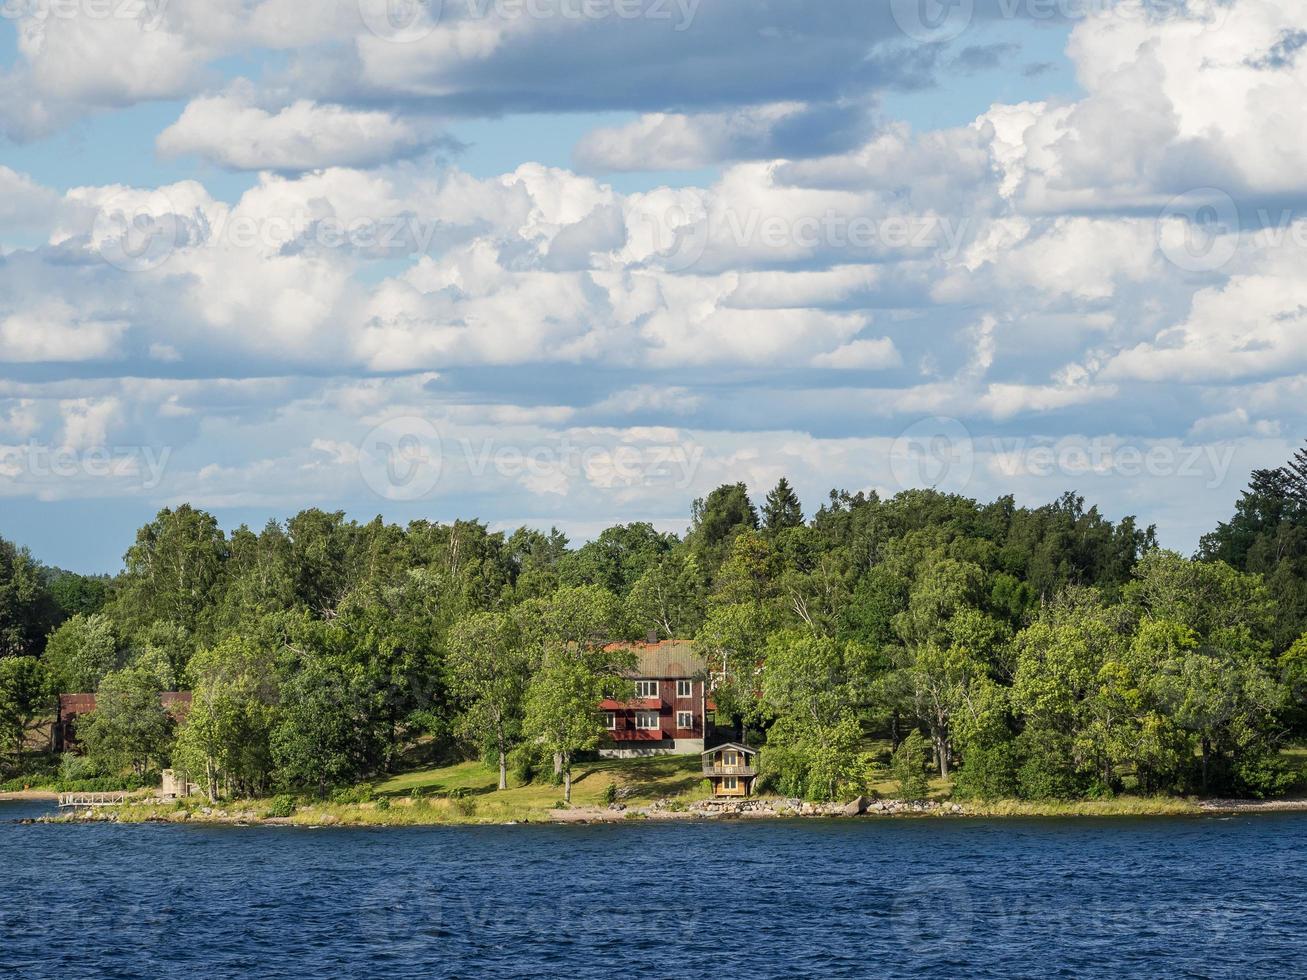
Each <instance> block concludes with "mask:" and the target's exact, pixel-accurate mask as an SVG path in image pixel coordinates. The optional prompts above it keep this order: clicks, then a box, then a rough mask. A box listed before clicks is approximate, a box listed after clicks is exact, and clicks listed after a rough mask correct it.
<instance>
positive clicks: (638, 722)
mask: <svg viewBox="0 0 1307 980" xmlns="http://www.w3.org/2000/svg"><path fill="white" fill-rule="evenodd" d="M650 719H652V720H653V724H652V725H646V724H645V722H647V721H649V720H650ZM635 727H636V728H638V729H639V730H640V731H642V732H653V731H657V730H658V729H659V728H661V727H662V719H661V718H659V717H658V712H656V711H637V712H636V713H635Z"/></svg>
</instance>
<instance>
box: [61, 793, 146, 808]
mask: <svg viewBox="0 0 1307 980" xmlns="http://www.w3.org/2000/svg"><path fill="white" fill-rule="evenodd" d="M130 798H131V794H130V793H60V794H59V806H60V808H61V809H62V808H77V807H97V806H121V805H122V804H124V803H126V802H127V801H128V800H129V799H130Z"/></svg>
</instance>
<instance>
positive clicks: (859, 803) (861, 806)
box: [844, 796, 871, 817]
mask: <svg viewBox="0 0 1307 980" xmlns="http://www.w3.org/2000/svg"><path fill="white" fill-rule="evenodd" d="M869 806H871V800H869V799H867V798H866V797H865V796H859V797H856V798H854V799H852V800H850V801H849V802H848V803H846V804H844V815H845V816H846V817H856V816H859V815H861V814H863V813H866V812H867V807H869Z"/></svg>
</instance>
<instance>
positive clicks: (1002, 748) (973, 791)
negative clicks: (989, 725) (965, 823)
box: [953, 742, 1018, 800]
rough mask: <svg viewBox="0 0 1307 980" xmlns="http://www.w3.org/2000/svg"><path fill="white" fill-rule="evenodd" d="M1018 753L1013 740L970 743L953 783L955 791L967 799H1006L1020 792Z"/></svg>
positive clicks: (964, 751) (963, 754) (964, 750)
mask: <svg viewBox="0 0 1307 980" xmlns="http://www.w3.org/2000/svg"><path fill="white" fill-rule="evenodd" d="M1017 790H1018V786H1017V753H1016V747H1015V746H1014V745H1013V744H1012V743H1011V742H999V743H998V744H996V745H986V746H984V747H981V746H979V745H968V746H966V747H965V748H964V749H963V752H962V765H961V767H959V769H958V771H957V773H956V775H955V777H954V783H953V792H954V793H955V794H956V795H957V796H960V797H963V798H965V799H973V800H1006V799H1012V798H1014V797H1016V795H1017Z"/></svg>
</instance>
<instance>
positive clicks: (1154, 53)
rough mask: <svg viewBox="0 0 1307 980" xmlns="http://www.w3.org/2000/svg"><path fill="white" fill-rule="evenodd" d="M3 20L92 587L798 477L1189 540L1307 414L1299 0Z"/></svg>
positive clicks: (54, 447)
mask: <svg viewBox="0 0 1307 980" xmlns="http://www.w3.org/2000/svg"><path fill="white" fill-rule="evenodd" d="M5 11H6V13H5V16H4V17H3V18H0V66H2V67H0V72H3V81H4V84H5V88H6V92H7V93H8V97H7V98H6V100H5V102H4V105H3V106H0V371H3V381H0V489H2V490H3V497H4V499H3V503H2V504H0V534H3V535H5V536H6V537H10V538H13V539H15V540H17V541H19V542H21V543H23V544H26V545H28V546H30V547H31V548H32V549H33V550H34V551H35V552H36V553H37V554H38V555H39V556H40V557H42V558H43V559H44V560H46V561H49V562H51V563H55V564H59V565H61V566H64V567H69V568H75V569H80V570H88V571H99V570H112V569H115V568H116V567H118V564H119V562H120V559H121V555H122V553H123V551H124V550H125V549H126V547H127V546H128V545H129V544H130V541H131V538H132V535H133V533H134V531H135V529H136V528H137V527H138V526H140V525H141V524H142V523H143V522H144V521H146V520H148V519H149V517H150V516H151V515H152V514H153V513H154V512H155V511H156V510H157V509H158V508H159V507H161V506H166V505H170V504H176V503H179V502H182V501H190V502H192V503H194V504H196V505H197V506H202V507H205V508H208V509H210V510H212V511H213V512H215V513H216V514H217V515H218V516H219V518H220V520H221V521H222V522H223V524H224V525H226V526H234V525H236V524H238V523H240V522H248V523H250V524H252V525H256V526H257V525H261V524H262V523H264V522H265V521H266V520H267V519H269V518H272V517H285V516H287V515H289V514H290V513H293V512H294V511H296V510H298V509H300V508H301V507H304V506H319V507H325V508H330V509H337V508H339V509H344V510H346V511H348V512H349V513H350V514H351V515H353V516H356V517H359V518H369V517H371V516H373V515H375V514H377V513H381V514H383V515H384V516H386V517H387V518H388V519H393V520H408V519H412V518H415V517H426V518H432V519H450V518H453V517H456V516H462V517H470V516H475V517H480V518H482V519H485V520H488V521H490V522H491V523H492V524H494V525H495V526H497V527H512V526H515V525H516V524H520V523H528V524H533V525H539V526H546V527H547V526H550V525H556V526H558V527H561V528H563V529H565V530H566V531H567V532H568V533H569V534H570V535H572V536H573V537H574V538H576V539H581V538H585V537H587V536H590V535H592V534H594V533H596V532H597V530H599V529H601V528H602V527H604V526H606V525H607V524H610V523H614V522H617V521H625V520H651V521H654V522H655V523H657V524H658V525H659V526H660V527H664V528H666V529H670V530H681V529H683V528H684V526H685V524H686V522H687V520H688V515H689V504H690V501H691V499H692V498H693V497H695V496H699V495H702V494H703V493H705V492H707V491H708V490H709V489H711V488H712V487H713V486H714V485H716V484H718V483H721V482H726V481H732V482H733V481H736V480H743V481H745V482H747V483H748V484H749V486H750V487H751V488H752V489H753V490H754V491H755V492H756V493H758V494H762V493H764V492H765V491H766V489H767V488H768V487H769V486H770V485H771V484H773V483H774V482H775V480H776V479H777V478H778V477H779V476H781V475H787V476H788V477H789V478H790V480H791V481H792V482H793V483H794V484H795V485H796V486H797V487H798V488H799V489H800V491H801V495H802V497H803V499H804V502H805V504H807V505H808V509H809V511H811V510H812V509H813V508H815V507H816V506H817V505H818V504H819V503H820V501H821V499H822V498H824V496H825V494H826V492H827V491H828V490H830V489H831V488H832V487H840V488H847V489H851V490H856V489H872V490H876V491H878V492H881V493H887V494H888V493H894V492H897V491H898V490H900V489H903V488H905V487H909V486H922V485H933V486H940V487H941V488H944V489H949V490H957V491H960V492H965V493H968V494H970V495H973V496H977V497H981V498H986V499H988V498H992V497H994V496H997V495H999V494H1004V493H1012V494H1014V495H1015V496H1016V497H1017V498H1018V500H1019V501H1020V502H1022V503H1028V504H1037V503H1041V502H1044V501H1047V500H1049V499H1052V498H1053V497H1055V496H1057V495H1059V494H1060V493H1062V492H1063V491H1064V490H1067V489H1077V490H1079V491H1080V492H1082V493H1083V494H1084V495H1085V496H1086V497H1087V499H1088V500H1089V501H1090V502H1093V503H1098V504H1100V506H1101V507H1102V508H1103V509H1104V510H1105V511H1106V512H1108V513H1109V514H1110V515H1111V516H1114V517H1116V516H1121V515H1123V514H1127V513H1133V514H1137V515H1138V516H1139V517H1140V518H1141V519H1142V520H1144V521H1145V522H1153V523H1156V524H1157V525H1158V528H1159V532H1160V534H1161V537H1162V540H1163V542H1164V543H1166V544H1168V545H1171V546H1173V547H1177V548H1179V549H1181V550H1186V551H1187V550H1190V549H1192V548H1193V547H1194V545H1195V544H1196V542H1197V539H1198V536H1199V535H1200V534H1201V533H1203V532H1204V531H1205V530H1207V529H1210V527H1211V526H1212V525H1213V524H1214V523H1215V521H1217V520H1220V519H1222V518H1224V517H1225V516H1227V514H1228V512H1229V511H1230V509H1231V506H1232V503H1233V501H1234V500H1235V498H1236V497H1237V495H1238V492H1239V490H1240V488H1241V486H1242V485H1243V483H1244V481H1245V479H1246V477H1247V473H1248V471H1249V470H1250V469H1251V468H1253V467H1255V466H1264V465H1275V464H1277V463H1279V462H1280V461H1282V460H1283V459H1284V458H1285V457H1287V455H1288V454H1289V453H1291V452H1292V450H1293V449H1294V448H1295V447H1296V446H1297V445H1298V444H1299V443H1300V442H1301V439H1302V436H1303V428H1304V427H1303V424H1302V415H1303V412H1302V409H1301V408H1300V406H1301V405H1302V404H1303V399H1302V397H1301V394H1302V388H1303V387H1304V371H1305V370H1307V341H1304V340H1303V337H1304V336H1307V335H1305V334H1304V332H1303V330H1302V324H1301V323H1300V321H1301V320H1302V319H1303V317H1304V316H1305V315H1307V313H1304V311H1307V279H1305V278H1304V276H1303V272H1304V249H1305V248H1307V223H1304V222H1302V221H1301V220H1300V216H1299V210H1300V208H1301V206H1302V201H1304V200H1307V194H1304V190H1305V189H1307V188H1304V186H1303V184H1304V183H1305V182H1307V178H1305V177H1304V176H1303V175H1304V174H1307V166H1305V164H1307V137H1304V136H1303V135H1301V130H1302V127H1300V126H1298V125H1297V121H1296V118H1295V112H1296V110H1297V107H1298V106H1300V105H1301V104H1302V101H1303V96H1304V95H1305V94H1307V57H1305V58H1302V59H1300V58H1299V57H1298V52H1299V49H1300V48H1302V47H1303V45H1302V43H1301V40H1302V37H1303V34H1302V32H1301V30H1299V28H1298V27H1297V26H1296V24H1297V22H1298V21H1299V20H1300V19H1301V18H1300V12H1299V11H1298V10H1297V9H1296V8H1295V6H1294V4H1293V3H1292V2H1291V0H1229V2H1225V0H1188V2H1187V3H1180V2H1178V0H1098V2H1096V3H1090V4H1085V3H1082V2H1070V0H1067V2H1065V3H1062V2H1054V3H1051V4H1050V3H1047V2H1040V3H1033V2H1029V0H953V2H952V3H946V4H941V3H940V2H939V0H884V2H878V3H873V4H867V3H865V2H853V0H829V2H827V3H824V4H822V5H819V6H817V5H812V4H810V3H805V2H800V0H772V2H770V3H767V4H758V3H756V2H755V3H749V2H745V0H717V2H715V3H713V4H700V3H696V2H694V0H674V2H666V0H593V2H592V3H590V4H589V5H588V6H585V7H582V6H581V5H580V4H579V3H578V2H577V0H445V2H444V3H437V4H432V3H426V4H422V5H418V6H413V7H406V6H405V5H404V4H403V3H399V4H392V5H391V6H390V7H389V8H388V7H387V4H386V3H385V2H383V0H333V2H330V3H324V4H321V5H317V6H315V8H314V15H313V16H312V17H308V16H306V15H305V14H304V8H303V7H302V5H299V4H296V3H292V2H291V0H210V2H207V3H202V2H199V0H148V2H146V0H133V2H131V3H117V4H115V5H113V6H111V7H105V6H104V5H102V4H100V3H98V2H97V0H78V2H69V3H66V4H64V5H63V6H61V7H58V8H57V12H56V8H51V7H50V6H48V5H46V4H44V3H43V2H42V0H23V2H20V3H16V4H10V5H7V6H6V8H5ZM582 11H584V13H582ZM1300 61H1301V62H1303V63H1302V64H1300Z"/></svg>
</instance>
